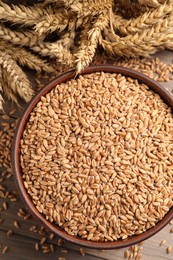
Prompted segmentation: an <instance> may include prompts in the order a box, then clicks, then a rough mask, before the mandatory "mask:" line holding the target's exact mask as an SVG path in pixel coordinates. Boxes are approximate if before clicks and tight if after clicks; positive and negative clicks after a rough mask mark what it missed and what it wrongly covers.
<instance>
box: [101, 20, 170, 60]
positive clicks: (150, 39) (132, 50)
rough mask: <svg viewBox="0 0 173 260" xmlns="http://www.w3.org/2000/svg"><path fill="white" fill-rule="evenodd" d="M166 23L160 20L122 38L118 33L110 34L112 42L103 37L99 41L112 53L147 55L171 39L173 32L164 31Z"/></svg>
mask: <svg viewBox="0 0 173 260" xmlns="http://www.w3.org/2000/svg"><path fill="white" fill-rule="evenodd" d="M170 23H171V24H172V23H173V20H172V19H170ZM166 25H167V21H165V20H161V22H160V23H159V24H157V25H155V26H154V27H152V28H149V29H146V30H144V31H142V32H141V33H140V34H139V33H136V34H135V35H129V36H126V37H122V38H121V37H119V36H118V35H112V36H113V37H114V41H113V42H109V41H105V40H103V39H101V41H100V42H101V45H102V46H103V48H104V49H105V50H106V51H107V52H110V53H111V54H112V55H118V56H126V57H137V56H148V55H149V54H153V53H155V52H156V51H157V50H158V48H164V46H165V44H167V43H169V42H171V41H172V40H173V33H171V32H169V30H168V31H165V26H166Z"/></svg>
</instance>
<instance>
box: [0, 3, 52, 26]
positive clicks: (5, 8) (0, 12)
mask: <svg viewBox="0 0 173 260" xmlns="http://www.w3.org/2000/svg"><path fill="white" fill-rule="evenodd" d="M52 13H53V10H52V9H51V8H49V7H48V8H41V7H40V6H39V5H34V6H32V7H28V6H25V5H8V4H5V3H4V2H2V1H0V20H4V21H9V22H12V23H16V24H22V25H23V26H24V25H25V26H33V25H35V24H36V23H37V22H38V21H39V20H40V19H42V17H44V15H46V14H52Z"/></svg>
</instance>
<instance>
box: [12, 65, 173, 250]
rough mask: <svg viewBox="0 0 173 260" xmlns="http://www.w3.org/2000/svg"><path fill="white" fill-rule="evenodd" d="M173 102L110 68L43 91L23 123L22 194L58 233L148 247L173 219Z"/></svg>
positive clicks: (108, 244)
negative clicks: (148, 243)
mask: <svg viewBox="0 0 173 260" xmlns="http://www.w3.org/2000/svg"><path fill="white" fill-rule="evenodd" d="M172 107H173V98H172V96H171V95H170V94H169V92H167V90H165V89H164V88H163V87H162V86H161V85H159V84H158V83H157V82H155V81H153V80H151V79H149V78H148V77H146V76H144V75H142V74H140V73H138V72H135V71H132V70H129V69H126V68H122V67H115V66H110V65H105V66H94V67H89V68H87V69H85V70H84V71H83V72H82V73H81V74H80V75H79V76H78V77H75V71H73V70H72V71H69V72H66V73H64V74H62V75H61V76H60V77H58V78H56V79H55V80H53V81H52V82H50V83H49V84H47V85H46V86H45V87H43V88H42V89H41V90H40V91H39V92H38V93H37V94H36V95H35V96H34V97H33V99H32V100H31V102H30V103H29V104H28V106H27V108H26V109H25V111H24V113H23V115H22V117H21V118H20V121H19V123H18V126H17V129H16V133H15V137H14V141H13V149H12V167H13V174H14V178H15V181H16V185H17V187H18V189H19V192H20V194H21V197H22V198H23V200H24V203H25V205H26V206H27V208H28V209H29V210H30V212H31V213H32V214H33V215H34V216H35V217H36V218H38V219H39V220H41V221H42V223H43V224H44V225H45V226H46V227H47V228H49V229H50V230H51V231H52V232H54V233H55V234H57V235H59V236H60V237H62V238H63V239H65V240H68V241H71V242H73V243H76V244H78V245H81V246H86V247H90V248H98V249H99V248H100V249H113V248H121V247H126V246H129V245H132V244H136V243H139V242H140V241H142V240H145V239H147V238H149V237H150V236H152V235H153V234H155V233H156V232H158V231H159V230H161V229H162V228H163V227H164V226H165V225H166V224H167V223H168V222H169V221H170V220H171V219H172V217H173V207H172V206H173V175H172V173H173V166H172V163H173V115H172V110H171V109H172Z"/></svg>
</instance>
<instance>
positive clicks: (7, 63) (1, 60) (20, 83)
mask: <svg viewBox="0 0 173 260" xmlns="http://www.w3.org/2000/svg"><path fill="white" fill-rule="evenodd" d="M0 65H1V66H2V68H3V70H4V71H6V73H7V75H8V76H7V80H8V86H9V88H11V89H12V91H13V92H14V94H18V95H19V96H20V97H21V98H23V99H24V100H25V101H26V102H28V101H29V100H30V99H31V97H32V96H33V93H34V92H33V90H32V88H31V85H30V82H29V80H28V79H27V77H26V75H25V73H24V72H23V71H22V69H21V68H20V67H19V66H18V65H17V63H16V62H15V61H14V60H13V59H12V57H11V56H10V55H9V54H7V53H5V52H3V51H0Z"/></svg>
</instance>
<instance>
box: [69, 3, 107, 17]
mask: <svg viewBox="0 0 173 260" xmlns="http://www.w3.org/2000/svg"><path fill="white" fill-rule="evenodd" d="M72 2H73V1H72ZM69 7H70V9H71V10H73V11H74V12H77V14H78V17H81V16H83V17H84V16H88V15H91V16H92V17H94V16H95V15H99V14H101V13H103V12H104V11H105V10H107V9H110V8H111V7H112V0H88V1H83V2H82V3H80V2H79V1H75V3H74V4H73V3H71V4H70V5H69Z"/></svg>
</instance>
